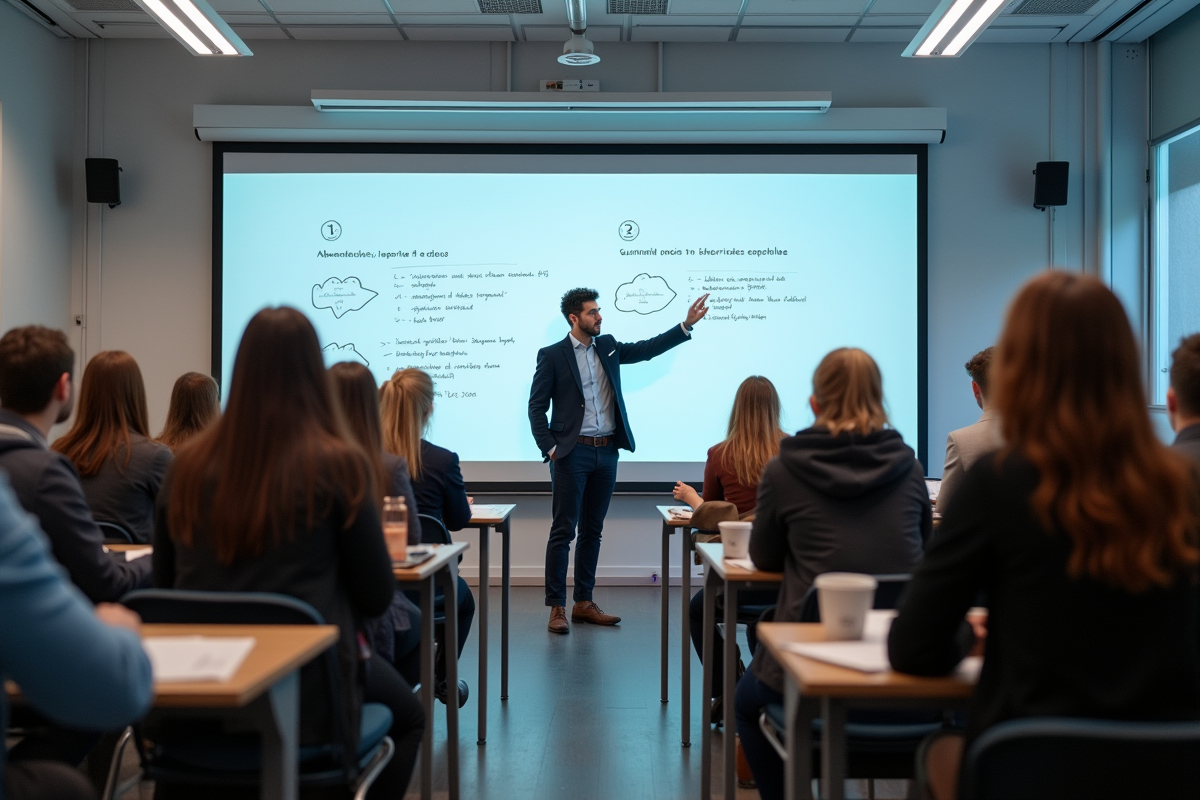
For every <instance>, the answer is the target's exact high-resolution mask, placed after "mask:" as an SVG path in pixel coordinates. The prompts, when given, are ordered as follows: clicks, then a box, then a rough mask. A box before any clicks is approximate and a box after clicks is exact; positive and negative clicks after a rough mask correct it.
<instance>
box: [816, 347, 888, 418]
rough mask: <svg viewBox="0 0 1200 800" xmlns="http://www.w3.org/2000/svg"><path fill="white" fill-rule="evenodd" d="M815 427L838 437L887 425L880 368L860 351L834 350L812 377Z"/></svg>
mask: <svg viewBox="0 0 1200 800" xmlns="http://www.w3.org/2000/svg"><path fill="white" fill-rule="evenodd" d="M813 398H814V399H815V400H816V401H817V407H818V408H820V409H821V412H820V413H819V414H817V419H816V422H815V423H814V424H815V425H819V426H822V427H825V428H828V429H829V432H830V433H832V434H834V435H835V436H836V435H837V434H839V433H847V432H852V433H871V432H872V431H877V430H880V429H881V428H883V427H884V426H886V425H887V424H888V416H887V411H885V410H884V408H883V376H882V375H881V374H880V373H879V365H878V364H876V363H875V359H873V358H871V356H870V355H868V354H867V353H866V352H865V351H863V350H859V349H858V348H857V347H839V348H838V349H836V350H831V351H830V352H829V353H828V354H827V355H826V356H825V357H824V358H822V359H821V363H820V364H818V365H817V371H816V372H814V373H813Z"/></svg>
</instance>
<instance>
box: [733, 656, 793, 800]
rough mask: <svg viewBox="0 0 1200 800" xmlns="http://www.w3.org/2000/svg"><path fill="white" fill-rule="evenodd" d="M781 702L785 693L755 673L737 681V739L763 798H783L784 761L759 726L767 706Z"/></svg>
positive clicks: (763, 799)
mask: <svg viewBox="0 0 1200 800" xmlns="http://www.w3.org/2000/svg"><path fill="white" fill-rule="evenodd" d="M782 702H783V695H782V694H780V693H779V692H777V691H775V690H774V689H772V688H771V687H770V686H767V685H766V684H765V683H763V682H762V681H760V680H759V679H758V678H756V677H754V673H752V672H747V673H746V674H745V675H743V676H742V679H741V680H740V681H738V684H737V698H736V700H735V703H736V709H737V710H736V712H735V714H736V716H737V733H738V738H739V739H741V740H742V750H743V751H744V752H745V753H746V762H747V763H749V764H750V771H751V772H752V773H754V782H755V783H756V784H758V794H759V796H761V797H762V800H782V798H783V761H782V760H781V759H780V758H779V754H778V753H776V752H775V748H774V747H771V743H770V742H768V741H767V737H766V735H764V734H763V732H762V728H760V727H758V718H759V716H760V715H761V714H762V710H763V708H764V707H766V706H768V705H770V704H771V703H782Z"/></svg>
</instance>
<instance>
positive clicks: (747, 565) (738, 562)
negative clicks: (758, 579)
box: [725, 558, 758, 572]
mask: <svg viewBox="0 0 1200 800" xmlns="http://www.w3.org/2000/svg"><path fill="white" fill-rule="evenodd" d="M725 563H726V564H728V565H729V566H731V567H737V568H738V569H744V570H748V571H750V572H757V571H758V567H756V566H754V562H753V561H751V560H750V559H748V558H727V559H725Z"/></svg>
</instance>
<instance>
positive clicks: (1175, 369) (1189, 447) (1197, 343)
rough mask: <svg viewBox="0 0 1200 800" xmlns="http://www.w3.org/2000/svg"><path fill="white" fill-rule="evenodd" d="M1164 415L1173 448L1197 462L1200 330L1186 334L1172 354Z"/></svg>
mask: <svg viewBox="0 0 1200 800" xmlns="http://www.w3.org/2000/svg"><path fill="white" fill-rule="evenodd" d="M1167 415H1168V416H1169V417H1170V419H1171V427H1172V428H1173V429H1174V430H1175V445H1174V446H1175V449H1176V450H1178V451H1179V452H1181V453H1184V454H1185V455H1187V456H1188V457H1189V458H1191V459H1192V460H1193V461H1195V462H1196V463H1197V464H1200V333H1193V334H1192V335H1191V336H1187V337H1185V338H1184V339H1183V341H1181V342H1180V343H1179V347H1177V348H1175V352H1174V353H1172V354H1171V386H1170V387H1169V388H1168V389H1167Z"/></svg>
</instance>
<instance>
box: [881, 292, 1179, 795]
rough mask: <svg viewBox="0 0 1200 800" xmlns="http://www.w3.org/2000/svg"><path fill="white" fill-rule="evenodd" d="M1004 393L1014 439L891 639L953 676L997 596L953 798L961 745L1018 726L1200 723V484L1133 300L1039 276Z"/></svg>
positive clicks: (998, 394)
mask: <svg viewBox="0 0 1200 800" xmlns="http://www.w3.org/2000/svg"><path fill="white" fill-rule="evenodd" d="M992 387H993V394H994V397H993V401H994V403H995V408H996V410H997V412H998V413H999V416H1000V420H1001V431H1002V433H1003V437H1004V441H1005V443H1006V444H1005V446H1004V447H1003V448H1002V449H1001V450H999V451H997V452H995V453H993V454H991V455H988V456H986V457H984V458H983V459H981V460H980V461H979V462H978V463H976V465H975V466H974V467H972V468H971V469H969V470H967V472H966V474H965V475H964V476H963V481H962V485H961V486H960V488H959V490H958V496H957V498H956V499H955V501H954V504H953V505H952V506H950V507H949V508H947V510H946V515H945V517H944V518H943V520H942V525H941V528H940V529H939V531H938V534H937V536H935V537H934V539H933V541H932V544H931V546H930V548H929V551H928V552H927V553H926V556H925V559H924V561H923V562H922V563H921V565H920V567H919V568H918V569H917V572H916V574H915V575H914V576H913V580H912V583H911V584H910V585H909V588H908V591H907V593H906V595H905V597H904V599H903V601H902V603H901V606H900V612H899V615H898V616H897V617H896V619H895V621H894V622H893V623H892V628H891V634H890V636H889V641H888V652H889V656H890V658H891V663H892V666H893V667H894V668H895V669H897V670H899V671H902V672H908V673H912V674H915V675H942V674H946V673H947V672H949V671H950V670H952V669H953V668H954V667H955V665H956V664H958V662H959V660H960V659H962V657H963V656H964V655H965V654H966V653H967V651H968V650H969V649H970V648H971V647H972V645H973V643H974V639H975V637H974V636H973V635H972V631H971V626H969V625H966V624H965V623H964V622H963V616H964V615H965V614H966V612H967V609H968V608H969V607H970V606H971V605H972V604H973V603H974V602H975V598H976V597H977V596H978V595H979V593H980V592H981V591H986V593H987V605H988V619H987V641H986V652H985V655H984V663H983V671H982V673H981V674H980V677H979V685H978V687H977V688H976V690H975V694H974V696H973V697H972V699H971V704H970V707H969V708H968V712H967V729H966V736H965V742H964V739H963V738H962V737H946V738H943V739H939V740H938V741H937V744H936V746H934V747H932V748H931V759H930V761H929V763H930V764H931V765H932V766H934V770H933V773H932V774H931V784H932V785H931V789H933V791H934V792H935V796H936V797H937V798H939V800H941V799H942V798H947V797H953V796H954V790H953V787H954V784H955V781H956V777H955V775H954V772H955V771H956V768H957V764H958V755H959V753H961V752H962V748H963V747H964V746H969V745H970V743H971V742H972V741H974V740H975V739H976V738H977V737H978V736H979V734H980V733H981V732H983V731H984V730H986V729H987V728H988V727H990V726H992V725H995V724H996V723H998V722H1001V721H1003V720H1007V719H1013V718H1018V717H1038V716H1065V717H1095V718H1102V719H1122V720H1194V719H1200V638H1198V629H1197V606H1198V594H1197V591H1198V590H1197V586H1196V580H1197V563H1198V561H1200V552H1198V551H1197V546H1196V542H1197V520H1196V516H1195V509H1194V507H1193V500H1194V497H1195V492H1196V487H1195V483H1194V481H1193V478H1192V476H1191V473H1190V469H1189V465H1188V463H1187V461H1186V459H1185V458H1184V457H1183V456H1181V455H1179V454H1177V453H1174V452H1172V451H1170V450H1169V449H1168V448H1166V447H1164V446H1163V445H1162V444H1161V443H1160V442H1159V441H1158V439H1157V438H1156V437H1155V435H1154V431H1153V428H1152V426H1151V424H1150V419H1149V415H1148V413H1147V405H1146V397H1145V393H1144V391H1143V389H1142V370H1141V366H1140V358H1139V351H1138V345H1137V342H1136V341H1135V339H1134V336H1133V331H1132V330H1131V329H1130V327H1129V321H1128V319H1127V318H1126V316H1125V311H1124V310H1123V309H1122V307H1121V302H1120V301H1119V300H1118V299H1117V297H1116V296H1115V295H1114V294H1113V293H1112V292H1111V291H1109V290H1108V289H1107V288H1106V287H1105V286H1104V285H1103V284H1102V283H1100V281H1098V280H1096V279H1095V278H1090V277H1085V276H1083V275H1078V274H1073V273H1067V272H1044V273H1042V274H1041V275H1039V276H1037V277H1035V278H1033V279H1032V280H1030V281H1029V282H1028V283H1026V284H1025V286H1024V287H1023V288H1022V289H1021V291H1020V292H1019V293H1018V294H1017V296H1016V298H1015V299H1014V300H1013V302H1012V305H1011V306H1010V307H1009V310H1008V317H1007V320H1006V322H1005V326H1004V332H1003V333H1002V334H1001V337H1000V341H999V343H998V344H997V345H996V362H995V364H994V366H993V368H992ZM946 763H949V764H950V765H952V768H951V769H950V770H948V771H947V770H942V769H938V768H937V766H936V765H938V764H946ZM934 778H936V779H937V780H933V779H934Z"/></svg>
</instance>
